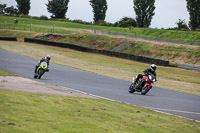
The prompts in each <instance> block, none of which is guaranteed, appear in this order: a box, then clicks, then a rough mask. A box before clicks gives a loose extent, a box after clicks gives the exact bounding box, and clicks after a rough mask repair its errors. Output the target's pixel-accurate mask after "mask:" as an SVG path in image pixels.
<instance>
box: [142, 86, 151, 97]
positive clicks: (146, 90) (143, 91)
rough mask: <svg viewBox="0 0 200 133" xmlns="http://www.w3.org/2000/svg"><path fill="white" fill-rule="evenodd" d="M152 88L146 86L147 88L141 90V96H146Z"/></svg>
mask: <svg viewBox="0 0 200 133" xmlns="http://www.w3.org/2000/svg"><path fill="white" fill-rule="evenodd" d="M151 88H152V87H151V86H150V85H148V86H147V87H144V88H142V91H141V95H146V94H147V93H148V92H149V90H150V89H151Z"/></svg>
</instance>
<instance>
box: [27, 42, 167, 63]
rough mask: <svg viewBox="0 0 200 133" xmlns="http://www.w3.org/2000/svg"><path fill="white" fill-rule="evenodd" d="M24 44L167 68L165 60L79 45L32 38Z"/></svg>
mask: <svg viewBox="0 0 200 133" xmlns="http://www.w3.org/2000/svg"><path fill="white" fill-rule="evenodd" d="M24 42H31V43H37V44H43V45H49V46H57V47H62V48H69V49H74V50H78V51H82V52H89V53H97V54H102V55H107V56H113V57H119V58H124V59H130V60H135V61H139V62H144V63H150V64H156V65H160V66H169V61H165V60H160V59H154V58H150V57H144V56H137V55H132V54H126V53H120V52H114V51H109V50H98V49H93V48H88V47H84V46H79V45H75V44H68V43H60V42H52V41H46V40H39V39H33V38H24Z"/></svg>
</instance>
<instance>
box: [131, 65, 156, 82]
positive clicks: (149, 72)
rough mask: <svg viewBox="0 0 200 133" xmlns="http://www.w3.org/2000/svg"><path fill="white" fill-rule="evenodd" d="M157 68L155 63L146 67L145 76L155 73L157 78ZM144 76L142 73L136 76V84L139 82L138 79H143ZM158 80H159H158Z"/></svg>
mask: <svg viewBox="0 0 200 133" xmlns="http://www.w3.org/2000/svg"><path fill="white" fill-rule="evenodd" d="M156 68H157V66H156V65H155V64H152V65H151V68H147V69H145V70H144V71H143V72H144V74H145V76H148V75H151V74H152V75H154V76H155V79H156ZM142 78H143V75H142V74H138V75H137V76H136V79H135V80H134V85H135V84H136V83H137V81H138V80H139V79H142ZM156 81H157V80H156Z"/></svg>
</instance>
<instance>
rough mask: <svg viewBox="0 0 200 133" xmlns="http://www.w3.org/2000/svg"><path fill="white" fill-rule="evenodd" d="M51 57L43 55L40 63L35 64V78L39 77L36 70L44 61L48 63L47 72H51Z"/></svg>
mask: <svg viewBox="0 0 200 133" xmlns="http://www.w3.org/2000/svg"><path fill="white" fill-rule="evenodd" d="M50 59H51V56H50V55H47V56H46V57H43V58H42V59H41V60H39V62H38V64H37V65H36V66H35V75H34V78H37V76H36V71H37V68H38V67H39V66H40V64H41V63H42V62H46V63H47V70H46V71H47V72H49V61H50Z"/></svg>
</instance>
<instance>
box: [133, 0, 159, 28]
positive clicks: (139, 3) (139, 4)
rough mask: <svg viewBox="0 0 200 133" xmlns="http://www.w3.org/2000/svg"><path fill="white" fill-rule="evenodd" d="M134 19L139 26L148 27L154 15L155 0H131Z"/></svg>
mask: <svg viewBox="0 0 200 133" xmlns="http://www.w3.org/2000/svg"><path fill="white" fill-rule="evenodd" d="M133 3H134V6H133V8H134V10H135V13H136V21H137V25H138V26H139V27H149V26H150V25H151V20H152V17H153V16H154V15H155V13H154V10H155V6H154V4H155V0H133Z"/></svg>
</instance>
